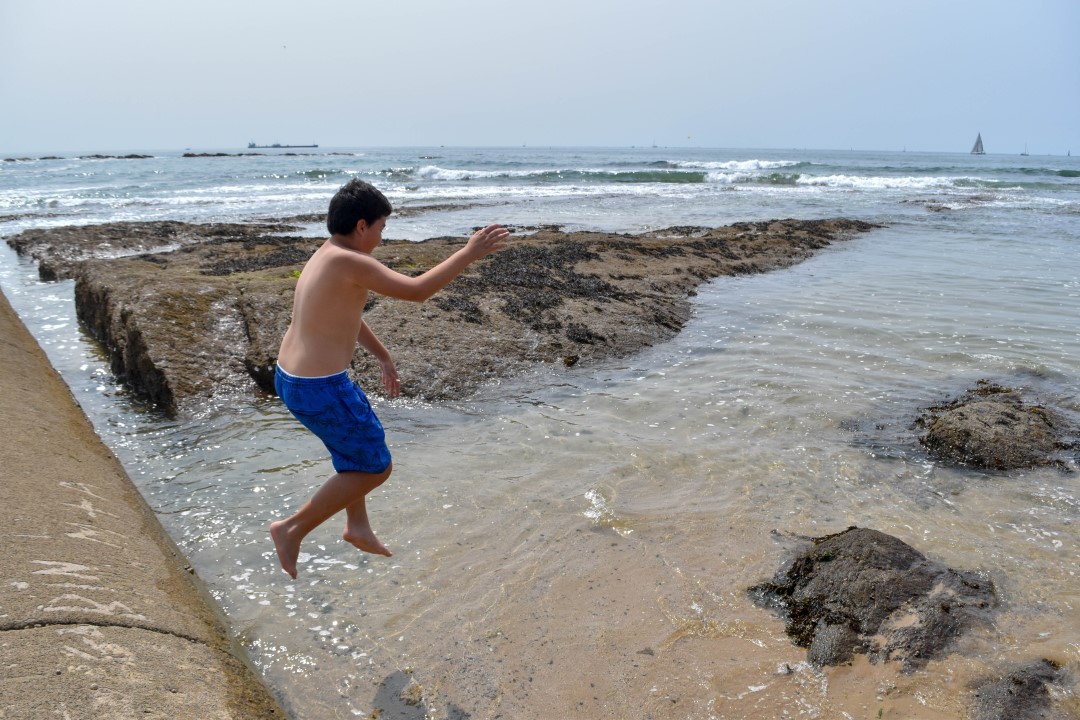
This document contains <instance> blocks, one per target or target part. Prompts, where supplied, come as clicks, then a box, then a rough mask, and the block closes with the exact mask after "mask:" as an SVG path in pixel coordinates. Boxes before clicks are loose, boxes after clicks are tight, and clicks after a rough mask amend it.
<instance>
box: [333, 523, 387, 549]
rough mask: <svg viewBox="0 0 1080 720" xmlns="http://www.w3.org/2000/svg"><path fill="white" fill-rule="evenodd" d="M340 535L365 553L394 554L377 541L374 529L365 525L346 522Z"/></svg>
mask: <svg viewBox="0 0 1080 720" xmlns="http://www.w3.org/2000/svg"><path fill="white" fill-rule="evenodd" d="M341 537H342V538H344V539H345V542H347V543H349V544H350V545H352V546H353V547H355V548H356V549H358V550H363V551H364V552H366V553H371V554H372V555H385V556H386V557H393V555H394V553H392V552H390V551H389V550H388V549H387V548H386V546H385V545H383V544H382V543H381V542H379V538H377V537H375V533H374V531H372V529H371V528H370V527H369V526H367V525H360V524H355V525H354V524H348V525H346V526H345V532H343V533H341Z"/></svg>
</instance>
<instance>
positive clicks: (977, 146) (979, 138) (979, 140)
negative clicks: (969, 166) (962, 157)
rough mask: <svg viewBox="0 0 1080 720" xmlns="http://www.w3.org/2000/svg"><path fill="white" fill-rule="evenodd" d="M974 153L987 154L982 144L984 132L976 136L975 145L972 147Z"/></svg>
mask: <svg viewBox="0 0 1080 720" xmlns="http://www.w3.org/2000/svg"><path fill="white" fill-rule="evenodd" d="M971 154H972V155H985V154H986V151H985V150H983V145H982V133H979V134H978V136H976V138H975V147H973V148H971Z"/></svg>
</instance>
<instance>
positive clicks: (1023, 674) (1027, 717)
mask: <svg viewBox="0 0 1080 720" xmlns="http://www.w3.org/2000/svg"><path fill="white" fill-rule="evenodd" d="M1064 675H1065V672H1064V671H1063V670H1062V668H1061V666H1060V665H1059V664H1058V663H1056V662H1054V661H1052V660H1045V659H1044V660H1035V661H1033V662H1031V663H1028V664H1026V665H1024V666H1022V667H1020V668H1017V669H1016V670H1014V671H1013V672H1011V673H1009V674H1008V675H1006V676H1005V677H1003V678H1000V679H997V680H987V681H985V682H983V683H982V684H980V685H978V686H977V687H976V689H975V710H974V712H973V713H972V716H971V718H972V720H1069V719H1070V718H1072V720H1075V718H1076V716H1075V714H1071V713H1069V712H1068V711H1065V710H1061V711H1057V710H1055V708H1054V706H1053V702H1052V700H1051V697H1050V692H1049V689H1048V688H1049V686H1051V685H1055V684H1061V683H1062V682H1063V681H1064V680H1065V678H1064Z"/></svg>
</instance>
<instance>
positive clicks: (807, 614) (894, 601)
mask: <svg viewBox="0 0 1080 720" xmlns="http://www.w3.org/2000/svg"><path fill="white" fill-rule="evenodd" d="M812 543H813V544H812V545H811V546H810V547H809V548H808V549H807V550H805V551H804V552H803V553H801V554H800V555H798V556H797V557H796V558H795V559H794V560H792V561H791V562H790V564H789V565H787V566H786V568H783V569H781V570H780V572H779V573H778V574H777V576H776V577H775V578H774V579H773V580H772V581H771V582H764V583H761V584H759V585H755V586H754V587H751V588H749V593H750V595H751V597H753V598H754V599H755V601H756V602H757V603H758V604H760V605H762V606H765V607H769V608H772V609H774V610H776V611H777V612H778V613H779V614H780V615H782V616H783V617H784V618H785V619H786V621H787V627H786V628H785V631H786V632H787V634H788V635H789V636H790V637H791V638H792V640H794V642H795V644H796V645H800V646H803V647H807V648H809V649H810V652H809V659H810V660H811V662H814V663H815V664H817V665H839V664H842V663H846V662H848V661H850V660H851V658H852V657H853V655H854V653H865V654H866V655H868V656H869V657H870V659H871V660H873V661H882V662H884V661H887V660H891V659H896V660H900V661H902V662H903V666H904V668H905V669H913V668H918V667H921V666H923V665H924V664H925V663H926V662H927V661H929V660H931V659H933V658H935V657H938V656H940V655H941V654H943V652H944V651H945V649H946V648H947V647H948V645H949V643H950V642H952V641H953V640H954V639H955V638H956V637H958V636H959V635H960V634H961V633H963V632H964V631H965V630H967V629H968V628H970V627H972V626H973V625H976V624H980V623H986V622H989V613H990V612H991V611H992V609H993V608H995V607H996V605H997V602H996V599H995V596H994V587H993V584H992V583H991V582H990V581H989V580H986V579H984V578H982V577H980V576H978V575H976V574H975V573H971V572H964V571H958V570H952V569H950V568H947V567H945V566H944V565H941V564H940V563H936V562H933V561H931V560H928V559H927V558H926V557H924V556H923V555H922V554H921V553H919V552H918V551H917V550H915V549H914V548H913V547H911V546H910V545H908V544H906V543H904V542H903V541H901V540H898V539H897V538H894V537H892V536H890V535H886V534H884V533H881V532H878V531H876V530H869V529H865V528H855V527H852V528H849V529H847V530H845V531H844V532H841V533H837V534H836V535H827V536H825V537H821V538H816V539H814V540H813V541H812Z"/></svg>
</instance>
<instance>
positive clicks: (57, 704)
mask: <svg viewBox="0 0 1080 720" xmlns="http://www.w3.org/2000/svg"><path fill="white" fill-rule="evenodd" d="M0 367H2V368H3V374H2V375H0V429H2V432H3V439H2V441H0V488H2V490H0V492H2V493H3V501H2V502H0V547H2V550H0V718H2V719H5V720H6V719H8V718H10V719H12V720H15V719H18V720H28V719H33V718H70V719H71V720H80V719H82V718H104V719H110V720H111V719H113V718H136V717H137V718H169V719H170V720H171V719H175V718H200V720H203V719H210V718H214V719H217V718H222V719H238V718H286V717H287V715H286V713H285V712H284V711H283V709H282V708H281V706H280V705H279V704H278V702H277V700H276V699H275V698H274V697H273V695H272V694H271V693H270V692H269V690H268V689H267V688H266V686H265V685H264V684H263V683H262V682H261V680H260V679H259V678H258V676H257V675H256V674H255V672H254V671H253V669H252V668H251V667H250V665H249V664H248V662H247V660H246V657H245V655H244V653H243V651H242V649H240V648H239V647H238V646H237V645H236V644H235V643H234V642H233V641H232V639H231V638H230V636H229V633H228V632H227V630H226V627H225V624H224V621H223V618H222V616H221V614H220V611H219V610H218V609H217V608H216V606H215V604H214V603H213V601H212V599H211V598H210V597H209V595H208V594H207V593H206V591H205V589H204V588H203V587H202V584H201V583H200V581H199V580H198V578H197V577H195V576H194V574H193V571H192V570H191V567H190V565H188V564H187V562H186V560H185V559H184V557H183V556H182V555H181V554H180V553H179V551H178V550H177V549H176V547H175V545H174V544H173V543H172V541H171V540H170V539H169V537H168V536H167V535H166V534H165V531H164V529H163V528H162V527H161V524H160V523H159V522H158V520H157V518H156V517H155V516H154V514H153V512H152V511H151V510H150V508H149V507H148V506H147V504H146V502H145V501H144V500H143V498H142V496H140V495H139V492H138V490H137V489H136V488H135V486H134V484H133V483H132V482H131V480H130V478H129V477H128V476H127V473H126V472H125V471H124V469H123V467H122V466H121V465H120V463H119V461H118V460H117V459H116V457H115V456H114V455H113V454H112V452H111V451H109V449H108V448H107V447H105V445H104V444H103V443H102V442H101V440H100V438H98V436H97V435H96V433H95V432H94V429H93V427H92V426H91V425H90V422H89V421H88V420H87V418H86V416H85V415H84V414H83V412H82V410H81V409H80V407H79V405H78V403H77V402H76V401H75V399H74V397H73V396H72V394H71V392H70V390H69V389H68V387H67V385H66V384H65V383H64V381H63V380H62V379H61V378H60V376H59V375H58V374H57V373H56V371H55V370H53V368H52V366H51V365H50V364H49V361H48V359H47V358H46V356H45V354H44V353H43V352H42V350H41V348H40V347H39V346H38V344H37V342H36V341H35V340H34V338H33V337H32V336H31V335H30V333H29V332H28V331H27V329H26V328H25V327H24V326H23V324H22V323H21V322H20V321H19V319H18V316H17V315H16V314H15V312H14V310H13V309H12V308H11V305H10V303H9V302H8V300H7V298H6V297H4V296H3V295H2V294H0Z"/></svg>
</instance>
